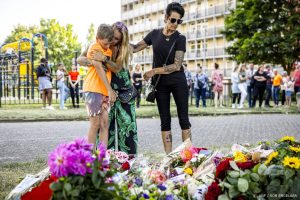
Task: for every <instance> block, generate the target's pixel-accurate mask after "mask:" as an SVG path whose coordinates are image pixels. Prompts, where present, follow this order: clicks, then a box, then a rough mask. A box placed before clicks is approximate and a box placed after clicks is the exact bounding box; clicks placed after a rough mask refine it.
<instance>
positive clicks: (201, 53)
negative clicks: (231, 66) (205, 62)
mask: <svg viewBox="0 0 300 200" xmlns="http://www.w3.org/2000/svg"><path fill="white" fill-rule="evenodd" d="M222 57H229V56H228V54H227V53H226V52H225V48H223V47H216V48H209V49H206V50H205V49H197V50H196V49H191V50H189V51H187V52H186V54H185V58H186V59H187V60H197V59H211V58H222Z"/></svg>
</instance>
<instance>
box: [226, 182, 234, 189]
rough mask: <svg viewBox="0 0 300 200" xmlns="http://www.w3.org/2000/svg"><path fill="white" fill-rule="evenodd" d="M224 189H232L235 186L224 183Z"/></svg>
mask: <svg viewBox="0 0 300 200" xmlns="http://www.w3.org/2000/svg"><path fill="white" fill-rule="evenodd" d="M224 187H226V188H228V189H229V188H232V187H233V186H232V185H230V184H229V183H227V182H224Z"/></svg>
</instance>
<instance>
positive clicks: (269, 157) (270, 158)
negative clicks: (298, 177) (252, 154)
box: [265, 151, 278, 165]
mask: <svg viewBox="0 0 300 200" xmlns="http://www.w3.org/2000/svg"><path fill="white" fill-rule="evenodd" d="M277 156H278V152H277V151H275V152H272V153H271V154H270V155H269V156H268V159H267V160H266V162H265V165H268V164H270V162H271V161H272V160H273V158H276V157H277Z"/></svg>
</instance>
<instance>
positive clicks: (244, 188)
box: [238, 178, 249, 192]
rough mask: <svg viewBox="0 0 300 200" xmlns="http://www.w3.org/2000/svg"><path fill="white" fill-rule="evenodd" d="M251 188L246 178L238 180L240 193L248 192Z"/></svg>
mask: <svg viewBox="0 0 300 200" xmlns="http://www.w3.org/2000/svg"><path fill="white" fill-rule="evenodd" d="M248 188H249V184H248V181H247V180H246V179H244V178H239V180H238V190H239V191H240V192H246V191H247V190H248Z"/></svg>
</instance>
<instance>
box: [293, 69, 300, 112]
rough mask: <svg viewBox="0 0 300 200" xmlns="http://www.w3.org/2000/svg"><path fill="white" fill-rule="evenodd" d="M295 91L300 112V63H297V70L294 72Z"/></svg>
mask: <svg viewBox="0 0 300 200" xmlns="http://www.w3.org/2000/svg"><path fill="white" fill-rule="evenodd" d="M292 80H293V82H294V92H295V94H296V101H297V108H298V112H300V64H297V65H296V70H295V71H294V73H293V78H292Z"/></svg>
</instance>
